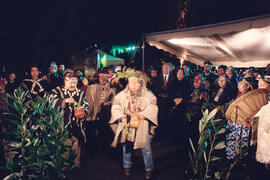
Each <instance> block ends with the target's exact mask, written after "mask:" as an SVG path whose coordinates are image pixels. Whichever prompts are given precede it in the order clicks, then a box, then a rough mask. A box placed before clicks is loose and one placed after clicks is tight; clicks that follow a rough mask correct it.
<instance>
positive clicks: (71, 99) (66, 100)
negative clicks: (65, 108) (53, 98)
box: [65, 98, 75, 104]
mask: <svg viewBox="0 0 270 180" xmlns="http://www.w3.org/2000/svg"><path fill="white" fill-rule="evenodd" d="M65 103H69V104H74V103H75V100H74V99H73V98H66V99H65Z"/></svg>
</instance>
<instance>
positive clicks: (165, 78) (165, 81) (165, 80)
mask: <svg viewBox="0 0 270 180" xmlns="http://www.w3.org/2000/svg"><path fill="white" fill-rule="evenodd" d="M166 84H167V75H165V76H164V86H166Z"/></svg>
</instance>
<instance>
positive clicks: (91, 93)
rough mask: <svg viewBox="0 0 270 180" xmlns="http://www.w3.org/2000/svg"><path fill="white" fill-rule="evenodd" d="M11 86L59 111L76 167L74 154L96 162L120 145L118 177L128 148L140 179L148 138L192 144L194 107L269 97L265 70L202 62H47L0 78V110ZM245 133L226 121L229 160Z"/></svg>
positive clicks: (127, 163) (148, 165)
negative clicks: (252, 95) (139, 160)
mask: <svg viewBox="0 0 270 180" xmlns="http://www.w3.org/2000/svg"><path fill="white" fill-rule="evenodd" d="M6 79H7V80H6ZM18 87H19V88H21V89H24V90H27V91H29V93H28V97H27V98H28V100H34V99H36V98H37V96H44V95H46V94H49V95H50V100H51V101H53V105H54V106H55V107H57V106H59V107H61V109H63V111H64V120H65V124H68V123H69V131H70V133H71V138H70V141H73V142H77V143H75V144H74V147H73V149H74V150H75V151H76V154H77V158H76V159H75V163H76V164H77V165H78V166H80V159H81V156H80V154H81V150H82V148H84V149H86V151H87V152H88V153H89V154H90V155H93V156H96V155H98V154H100V153H106V152H107V151H108V149H109V147H110V146H111V145H112V146H114V147H116V146H117V144H118V143H122V149H123V167H124V173H125V174H126V175H127V176H129V175H130V172H131V166H132V161H131V152H132V150H133V149H142V153H143V157H144V164H145V171H146V173H145V178H146V179H150V178H151V175H152V174H151V172H152V171H153V169H154V163H153V157H152V151H151V145H150V141H151V139H152V138H153V137H154V135H155V134H156V137H155V138H156V139H162V140H165V141H168V142H171V143H179V144H183V145H184V146H188V143H187V139H188V138H189V137H190V138H191V139H192V140H194V141H196V139H198V135H199V134H198V123H199V120H200V119H201V117H202V109H204V108H208V109H210V110H211V109H214V108H217V109H218V110H220V109H222V108H224V107H225V106H226V104H228V103H230V102H232V101H233V100H235V99H237V98H239V97H241V96H242V95H244V94H246V93H247V92H249V91H251V90H253V89H258V88H259V89H267V91H268V93H270V64H268V65H267V67H265V68H264V69H259V68H255V67H250V68H245V69H243V68H234V67H232V66H230V67H227V66H226V65H221V66H219V67H218V68H215V67H212V63H211V62H210V61H205V62H204V66H203V67H200V66H196V67H195V68H194V67H191V66H190V64H189V63H184V64H182V66H181V67H175V66H174V65H173V64H171V63H164V64H163V65H162V68H161V69H160V70H159V69H154V68H150V69H148V71H147V72H141V71H136V70H134V69H131V68H126V67H123V66H117V68H116V67H110V68H102V69H98V70H96V69H95V68H89V67H85V68H84V69H76V70H72V69H65V66H64V65H59V66H58V65H57V64H56V63H55V62H52V63H51V64H50V67H49V73H48V74H47V75H45V76H43V77H40V72H39V68H38V66H36V65H33V66H31V67H30V68H29V72H28V73H26V78H24V79H23V80H22V81H21V82H18V81H16V75H15V73H9V74H8V75H7V77H1V79H0V93H1V94H0V108H1V109H3V110H5V111H8V109H9V107H8V101H9V99H8V96H7V94H10V95H13V93H14V90H15V89H16V88H18ZM2 121H3V120H2ZM2 121H1V123H3V122H2ZM157 127H158V128H157ZM250 128H251V127H250V126H246V125H243V124H238V123H235V122H230V121H228V123H227V125H226V129H227V130H228V133H227V136H226V138H227V141H226V154H227V158H228V159H234V158H235V153H236V152H235V149H236V148H235V146H237V145H239V144H241V146H242V147H244V146H248V143H249V141H250V139H249V137H250ZM2 131H5V127H4V126H2ZM176 137H178V138H176ZM75 146H76V147H75ZM264 163H266V164H267V163H270V162H264Z"/></svg>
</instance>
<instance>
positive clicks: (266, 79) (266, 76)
mask: <svg viewBox="0 0 270 180" xmlns="http://www.w3.org/2000/svg"><path fill="white" fill-rule="evenodd" d="M263 80H264V81H265V82H267V83H270V75H264V77H263Z"/></svg>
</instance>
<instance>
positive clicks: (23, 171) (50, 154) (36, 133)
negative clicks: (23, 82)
mask: <svg viewBox="0 0 270 180" xmlns="http://www.w3.org/2000/svg"><path fill="white" fill-rule="evenodd" d="M27 94H28V92H26V91H24V90H21V89H16V90H15V93H14V96H10V98H11V99H12V101H11V102H12V103H11V104H10V107H11V108H12V113H10V114H9V117H11V118H7V120H8V122H9V123H12V124H14V125H15V128H13V129H11V130H9V131H8V132H7V133H8V134H9V137H10V138H9V139H7V140H6V141H5V147H6V154H7V157H9V159H8V161H7V164H6V169H8V170H9V171H10V172H11V173H12V176H15V177H16V178H19V179H35V178H39V179H64V178H65V177H66V175H67V173H68V172H69V171H70V170H71V169H72V168H73V167H74V159H75V153H74V152H73V151H71V146H72V144H68V143H67V140H68V137H69V132H68V130H67V128H66V127H64V119H63V116H62V113H61V111H60V108H59V107H58V108H53V106H52V103H51V102H50V101H49V96H46V97H38V98H37V99H36V100H31V101H28V102H26V97H27Z"/></svg>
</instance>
